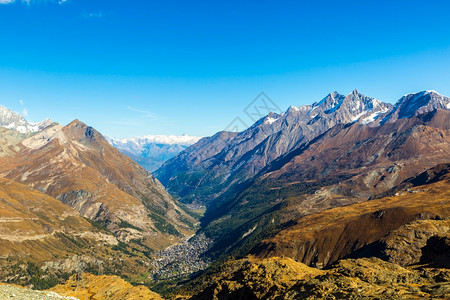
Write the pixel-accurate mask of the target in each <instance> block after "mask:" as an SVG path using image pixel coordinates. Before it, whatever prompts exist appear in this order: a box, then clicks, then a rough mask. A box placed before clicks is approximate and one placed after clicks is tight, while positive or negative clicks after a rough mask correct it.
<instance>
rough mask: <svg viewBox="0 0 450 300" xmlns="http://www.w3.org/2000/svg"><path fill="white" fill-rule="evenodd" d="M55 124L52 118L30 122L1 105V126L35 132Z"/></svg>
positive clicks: (23, 131)
mask: <svg viewBox="0 0 450 300" xmlns="http://www.w3.org/2000/svg"><path fill="white" fill-rule="evenodd" d="M52 124H53V121H52V120H50V119H45V120H44V121H42V122H39V123H30V122H28V121H27V120H25V118H24V117H23V116H22V115H20V114H18V113H15V112H13V111H12V110H9V109H7V108H6V107H4V106H1V105H0V127H5V128H8V129H12V130H16V131H18V132H20V133H34V132H38V131H41V130H42V129H44V128H46V127H48V126H50V125H52Z"/></svg>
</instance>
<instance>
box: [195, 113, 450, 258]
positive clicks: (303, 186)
mask: <svg viewBox="0 0 450 300" xmlns="http://www.w3.org/2000/svg"><path fill="white" fill-rule="evenodd" d="M449 157H450V111H443V110H435V111H432V112H429V113H426V114H422V115H417V116H414V117H411V118H409V119H399V120H397V121H396V122H393V123H386V124H383V125H381V126H379V127H371V126H364V125H362V124H360V123H353V124H349V125H337V126H335V127H333V128H332V129H330V130H329V131H327V132H326V133H324V134H323V135H321V136H319V137H317V138H316V139H314V140H313V141H312V142H310V143H308V144H305V145H302V146H301V147H299V148H298V149H296V150H294V151H292V152H291V153H289V154H287V155H286V156H284V157H282V158H280V159H278V160H276V161H275V162H274V163H272V164H271V165H269V166H268V167H267V168H266V169H265V170H263V171H262V172H261V173H260V176H259V177H258V178H256V179H254V180H250V181H247V182H246V183H245V184H242V185H240V186H237V187H236V189H234V190H229V191H228V192H227V193H225V194H223V195H222V196H221V197H219V198H217V199H216V201H214V202H213V203H211V204H210V207H209V209H208V210H207V211H206V213H205V216H204V218H203V219H202V223H203V224H202V225H203V228H202V231H204V232H205V233H206V235H207V236H208V237H210V238H212V239H214V240H215V242H214V244H213V245H212V247H211V249H210V250H209V253H208V255H210V256H212V257H214V258H216V257H218V256H222V255H224V254H230V253H231V252H234V253H232V255H233V256H234V257H243V256H244V255H245V254H246V253H247V251H249V250H250V249H251V248H252V247H253V246H254V245H256V243H257V242H258V240H259V241H261V240H262V239H265V238H268V237H269V236H271V235H273V234H275V233H276V232H278V231H279V230H280V229H283V228H285V227H286V226H289V223H290V222H292V221H293V222H295V220H298V219H300V218H301V217H304V216H307V215H310V214H314V213H317V212H319V211H323V210H327V209H330V208H334V207H340V206H347V205H350V204H354V203H359V202H363V201H366V200H367V199H369V197H372V196H374V195H377V194H380V193H382V192H385V191H387V190H390V189H392V188H393V187H395V186H396V185H398V184H400V183H401V182H402V181H403V180H405V179H407V178H409V177H412V176H416V175H417V174H419V173H421V172H423V171H425V170H426V169H428V168H431V167H433V166H435V165H436V164H438V163H446V162H448V159H449ZM252 244H253V245H252Z"/></svg>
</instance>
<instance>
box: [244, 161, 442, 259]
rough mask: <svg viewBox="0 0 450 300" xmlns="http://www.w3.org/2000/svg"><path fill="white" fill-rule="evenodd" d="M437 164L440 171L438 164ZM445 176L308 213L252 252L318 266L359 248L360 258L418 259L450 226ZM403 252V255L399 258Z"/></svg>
mask: <svg viewBox="0 0 450 300" xmlns="http://www.w3.org/2000/svg"><path fill="white" fill-rule="evenodd" d="M449 166H450V165H447V171H448V172H450V167H449ZM437 168H438V169H440V170H442V166H438V167H437ZM427 173H433V172H432V171H427ZM448 174H450V173H448ZM421 176H422V175H419V176H417V177H421ZM443 177H444V179H443V180H441V181H438V182H434V183H431V184H428V185H423V186H418V187H415V188H410V189H409V190H408V191H405V192H401V193H398V194H397V195H396V196H393V197H386V198H381V199H376V200H371V201H366V202H363V203H358V204H354V205H349V206H345V207H338V208H334V209H329V210H326V211H323V212H319V213H316V214H312V215H309V216H306V217H304V218H301V219H299V220H297V221H296V222H295V224H293V225H292V226H290V227H288V228H286V229H284V230H282V231H280V232H279V233H278V234H276V235H275V236H274V237H272V238H269V239H266V240H265V241H263V242H262V243H261V244H260V245H258V246H257V247H256V248H254V249H253V251H252V252H253V253H254V254H257V255H258V256H259V257H270V256H287V257H291V258H294V259H295V260H297V261H300V262H304V263H306V264H309V265H315V266H318V267H324V266H327V265H329V264H331V263H333V262H335V261H336V260H338V259H340V258H343V257H346V256H348V255H351V254H352V253H353V254H354V253H355V251H357V250H359V252H360V253H359V255H363V256H374V255H375V256H380V257H383V258H385V259H389V260H391V261H393V262H396V263H400V264H406V265H407V264H411V263H417V262H419V261H420V258H421V255H422V253H421V249H422V248H423V247H424V246H425V245H426V244H427V242H428V240H429V238H430V237H432V236H434V235H446V234H447V233H448V232H449V229H450V223H449V221H448V219H446V218H448V217H449V216H450V177H449V176H443ZM410 181H411V180H410ZM428 219H436V220H428ZM417 220H425V221H417ZM427 220H428V221H427ZM408 223H411V224H410V225H407V224H408ZM402 226H404V227H403V229H402ZM405 226H406V227H405ZM396 231H400V232H396ZM410 232H412V233H413V236H411V237H410V241H409V242H405V243H404V244H403V246H402V244H401V243H400V242H399V241H400V240H405V239H406V236H407V235H408V234H409V233H410ZM388 234H390V236H389V235H388ZM393 244H396V246H392V245H393ZM389 248H391V250H389ZM414 249H415V250H414ZM408 251H409V252H410V253H411V254H407V253H408ZM400 252H401V253H402V254H398V253H400ZM402 255H403V259H400V258H398V257H399V256H402ZM408 257H411V258H408Z"/></svg>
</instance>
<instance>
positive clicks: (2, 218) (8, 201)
mask: <svg viewBox="0 0 450 300" xmlns="http://www.w3.org/2000/svg"><path fill="white" fill-rule="evenodd" d="M0 199H1V201H0V256H2V257H3V256H5V255H12V254H18V253H25V252H26V253H27V257H28V258H30V259H31V260H33V261H40V260H46V259H50V258H52V257H54V255H61V254H65V253H68V252H76V249H73V248H71V246H73V245H71V244H70V243H68V244H66V245H64V243H65V242H66V240H65V239H63V238H61V237H62V236H64V235H70V236H78V237H86V238H88V239H90V240H97V239H98V240H101V238H102V234H100V233H95V232H96V231H97V230H96V229H95V228H94V227H93V226H92V225H91V224H90V223H89V222H88V221H86V220H85V219H83V218H82V217H81V216H80V215H79V213H78V212H77V211H76V210H74V209H73V208H71V207H69V206H67V205H65V204H63V203H62V202H60V201H58V200H56V199H55V198H53V197H50V196H47V195H45V194H42V193H40V192H38V191H36V190H33V189H31V188H29V187H27V186H25V185H22V184H19V183H17V182H14V181H12V180H10V179H6V178H0ZM105 239H107V240H109V241H110V242H112V243H113V244H114V243H117V241H115V238H114V237H113V236H106V235H105ZM50 245H51V249H52V251H50V249H47V246H50Z"/></svg>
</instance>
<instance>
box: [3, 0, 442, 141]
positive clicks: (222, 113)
mask: <svg viewBox="0 0 450 300" xmlns="http://www.w3.org/2000/svg"><path fill="white" fill-rule="evenodd" d="M7 2H12V3H7ZM0 3H1V4H0V104H2V105H4V106H7V107H9V108H11V109H13V110H15V111H18V112H22V111H23V110H24V109H26V111H27V115H28V116H27V118H28V119H29V120H30V121H39V120H42V119H44V118H46V117H50V118H52V119H53V120H55V121H57V122H60V123H62V124H66V123H68V122H70V121H71V120H73V119H75V118H78V119H80V120H82V121H84V122H86V123H87V124H89V125H92V126H94V127H95V128H97V129H98V130H100V131H101V132H102V133H104V134H108V135H110V136H113V137H127V136H135V135H146V134H177V135H178V134H183V133H187V134H190V135H211V134H213V133H215V132H217V131H219V130H223V129H224V128H226V127H227V126H228V124H229V123H230V122H231V121H232V120H234V119H235V118H236V117H241V118H242V119H243V120H245V122H247V123H250V120H248V119H246V115H245V113H244V112H243V110H244V108H245V107H246V106H247V105H248V103H250V102H251V101H252V100H253V99H254V98H255V97H256V96H257V95H258V94H259V93H260V92H261V91H264V92H265V93H266V94H267V95H268V96H269V97H270V98H271V99H272V100H273V101H274V102H275V103H276V104H277V106H278V107H280V108H282V109H283V110H284V109H286V108H287V107H289V106H290V105H296V106H298V105H302V104H309V103H312V102H314V101H318V100H320V99H321V98H323V97H324V96H325V95H326V94H327V93H328V92H331V91H334V90H337V91H339V92H341V93H349V92H351V91H352V90H353V89H355V88H357V89H358V90H359V91H360V92H362V93H364V94H366V95H368V96H372V97H376V98H377V99H380V100H382V101H386V102H391V103H392V102H395V101H396V100H397V99H398V98H400V97H401V96H402V95H403V94H406V93H410V92H416V91H421V90H426V89H434V90H437V91H438V92H440V93H442V94H445V95H450V18H449V17H448V16H449V15H450V4H449V1H444V0H442V1H412V0H408V1H403V0H394V1H392V0H391V1H379V0H378V1H370V0H367V1H171V0H168V1H149V0H147V1H114V0H110V1H96V0H66V1H61V0H60V1H56V0H55V1H45V0H40V1H39V0H30V1H25V2H24V1H21V0H16V1H11V0H0Z"/></svg>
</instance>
